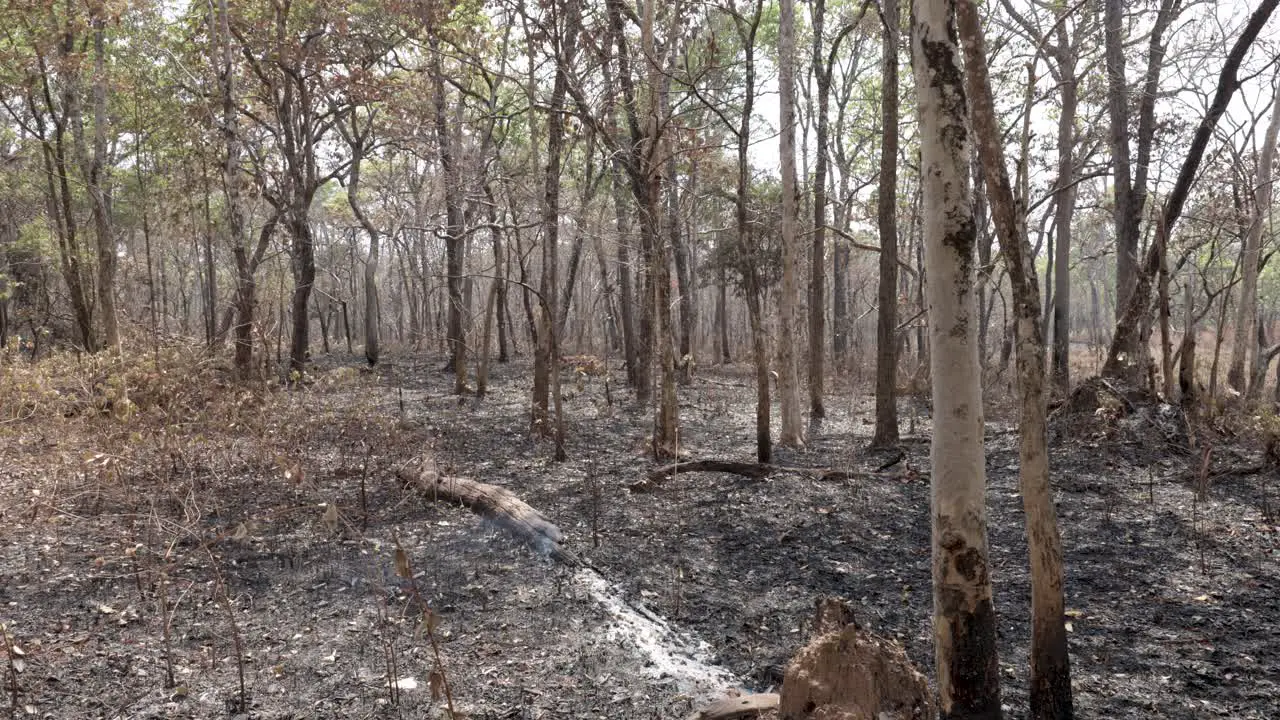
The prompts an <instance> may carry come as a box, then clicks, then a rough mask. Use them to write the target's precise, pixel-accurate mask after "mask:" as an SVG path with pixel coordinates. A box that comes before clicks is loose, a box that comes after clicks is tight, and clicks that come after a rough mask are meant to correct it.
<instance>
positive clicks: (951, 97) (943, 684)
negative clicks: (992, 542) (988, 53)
mask: <svg viewBox="0 0 1280 720" xmlns="http://www.w3.org/2000/svg"><path fill="white" fill-rule="evenodd" d="M953 11H954V5H953V3H952V2H951V1H950V0H917V2H916V3H915V7H914V13H913V17H912V53H913V56H914V62H913V63H912V65H913V67H914V71H915V80H916V93H917V98H918V99H917V103H918V108H919V109H918V112H919V118H920V137H921V139H922V144H921V165H920V175H921V178H922V180H921V183H922V190H923V193H924V202H923V206H922V215H923V228H922V229H923V232H924V243H925V248H926V252H925V262H926V272H927V275H928V278H929V280H928V283H927V296H928V305H927V307H928V314H929V340H930V358H931V360H930V366H931V376H932V377H931V379H932V383H931V385H932V389H933V417H934V428H933V443H932V449H931V464H932V498H931V500H932V502H931V504H932V511H931V516H932V520H933V522H932V536H933V598H934V612H933V628H934V642H935V667H936V670H937V674H938V694H939V697H940V709H941V712H942V717H943V718H999V717H1001V710H1000V664H999V662H998V659H997V656H996V615H995V606H994V604H993V602H992V591H991V575H990V566H989V561H988V546H987V510H986V484H987V483H986V462H985V457H984V452H983V444H982V443H983V416H982V387H981V367H980V365H979V362H978V335H977V334H978V308H977V302H976V297H975V293H974V290H975V288H974V281H975V277H974V249H975V247H976V244H977V224H976V223H975V221H974V217H973V208H972V198H971V197H970V190H969V182H968V173H969V147H968V144H967V143H968V122H967V118H966V114H967V108H966V107H965V89H964V87H963V79H964V78H963V71H962V70H961V67H960V57H959V54H958V51H957V47H956V37H955V35H954V33H955V23H954V18H953V15H952V13H953Z"/></svg>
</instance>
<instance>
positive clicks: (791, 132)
mask: <svg viewBox="0 0 1280 720" xmlns="http://www.w3.org/2000/svg"><path fill="white" fill-rule="evenodd" d="M795 23H796V8H795V0H780V2H779V15H778V95H779V101H778V104H779V112H780V113H781V122H780V123H779V125H780V128H781V132H780V134H779V136H778V145H779V148H778V154H779V165H780V166H781V172H782V289H781V290H780V291H779V294H778V397H779V400H780V401H781V406H782V407H781V411H782V428H781V432H780V434H779V436H778V443H779V444H780V445H783V446H785V447H803V446H804V442H805V438H804V427H803V425H802V423H801V417H800V415H801V413H800V378H799V370H798V365H797V358H796V346H795V343H796V338H795V321H796V307H795V305H796V296H797V288H796V265H797V264H798V262H799V261H798V259H797V255H798V254H799V247H798V239H797V237H796V225H797V214H796V204H797V202H796V201H797V189H796V118H795V113H796V110H795V103H796V98H795V81H796V70H795V54H796V53H795V49H796V46H795V42H796V40H795V32H796V31H795Z"/></svg>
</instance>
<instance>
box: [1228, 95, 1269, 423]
mask: <svg viewBox="0 0 1280 720" xmlns="http://www.w3.org/2000/svg"><path fill="white" fill-rule="evenodd" d="M1277 133H1280V102H1277V101H1276V99H1275V98H1273V99H1272V108H1271V122H1270V124H1268V125H1267V134H1266V137H1265V138H1264V139H1263V142H1262V153H1261V154H1260V155H1259V157H1258V182H1257V185H1256V186H1255V187H1254V191H1253V221H1252V222H1251V223H1250V224H1249V232H1248V234H1247V235H1245V242H1244V257H1243V258H1241V261H1240V265H1241V268H1240V271H1241V279H1240V305H1239V307H1238V308H1237V309H1236V324H1235V333H1234V336H1233V337H1232V343H1233V344H1232V348H1231V364H1230V365H1228V366H1227V368H1228V369H1227V384H1229V385H1230V386H1231V387H1233V388H1235V389H1236V390H1238V391H1241V392H1245V391H1246V390H1247V391H1248V394H1249V396H1250V397H1251V398H1256V397H1257V396H1258V392H1257V391H1256V390H1255V389H1254V388H1246V387H1245V379H1246V378H1245V376H1244V366H1245V356H1246V355H1247V354H1248V349H1249V346H1251V345H1254V346H1255V352H1254V358H1255V360H1256V359H1257V358H1258V357H1259V356H1260V351H1261V348H1257V347H1256V345H1255V343H1252V342H1250V340H1251V339H1252V338H1253V337H1254V336H1255V335H1256V333H1254V331H1253V328H1254V324H1255V323H1256V322H1257V320H1258V265H1259V263H1260V261H1261V258H1262V234H1263V232H1264V231H1265V230H1266V228H1267V221H1268V219H1269V218H1270V216H1271V194H1272V193H1271V181H1272V169H1271V166H1272V165H1273V164H1274V163H1275V157H1276V136H1277ZM1251 374H1253V375H1256V374H1257V372H1256V370H1255V371H1254V372H1253V373H1251Z"/></svg>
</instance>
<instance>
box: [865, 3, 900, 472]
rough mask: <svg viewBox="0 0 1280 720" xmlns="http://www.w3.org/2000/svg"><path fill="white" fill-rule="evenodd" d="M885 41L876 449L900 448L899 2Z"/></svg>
mask: <svg viewBox="0 0 1280 720" xmlns="http://www.w3.org/2000/svg"><path fill="white" fill-rule="evenodd" d="M883 7H884V16H885V22H886V25H885V27H884V29H883V35H884V36H883V39H882V41H881V44H880V47H881V56H882V59H881V63H882V67H881V75H880V131H881V133H882V135H881V140H880V189H879V194H878V198H877V201H876V202H877V204H876V220H877V224H878V226H879V230H880V281H879V283H880V284H879V290H878V294H877V303H878V307H877V310H876V429H875V434H874V435H873V436H872V438H871V446H872V447H876V448H887V447H892V446H894V445H897V444H898V397H897V393H898V388H897V385H898V382H897V381H898V28H899V25H898V18H899V11H898V0H884V4H883Z"/></svg>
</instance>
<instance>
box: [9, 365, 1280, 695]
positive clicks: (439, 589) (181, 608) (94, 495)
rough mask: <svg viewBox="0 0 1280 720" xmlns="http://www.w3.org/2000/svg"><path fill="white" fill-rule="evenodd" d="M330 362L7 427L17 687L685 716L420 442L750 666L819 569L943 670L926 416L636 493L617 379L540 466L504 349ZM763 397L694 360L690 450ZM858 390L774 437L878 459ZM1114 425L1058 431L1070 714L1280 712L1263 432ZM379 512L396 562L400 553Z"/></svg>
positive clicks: (799, 613) (730, 442)
mask: <svg viewBox="0 0 1280 720" xmlns="http://www.w3.org/2000/svg"><path fill="white" fill-rule="evenodd" d="M325 373H328V374H330V375H333V376H335V377H340V378H344V379H342V380H335V381H332V382H325V381H321V382H318V383H316V384H315V385H313V386H311V387H310V388H309V389H307V390H304V391H298V392H276V393H274V394H272V395H271V396H270V397H268V398H267V399H266V400H264V401H262V403H261V404H258V405H255V406H254V407H253V409H251V410H244V411H242V412H241V413H240V414H239V415H237V414H236V413H235V412H234V411H232V410H230V409H228V410H226V416H225V417H224V416H222V415H218V416H217V417H211V418H206V420H207V423H208V426H207V427H206V426H202V428H201V429H200V430H198V431H197V430H196V429H195V428H194V427H174V428H169V429H167V430H166V432H167V433H168V435H167V437H162V435H163V434H162V433H159V432H155V433H150V432H148V433H143V436H141V437H138V435H139V433H138V431H137V430H133V431H130V429H128V428H123V429H122V428H118V427H116V426H113V425H108V424H105V423H99V424H97V425H83V426H78V432H79V433H80V434H81V436H80V437H77V438H73V437H71V435H70V434H67V433H63V434H58V433H57V431H56V430H53V431H51V430H50V428H49V427H43V426H34V425H33V426H31V427H27V428H8V429H6V430H5V432H6V434H5V435H4V442H3V444H0V455H2V456H3V457H0V465H2V466H4V467H8V468H11V470H10V471H9V473H8V476H7V478H6V481H5V482H4V484H3V485H2V486H0V623H4V624H5V626H6V628H7V632H8V634H9V635H10V637H11V638H12V640H13V642H15V643H17V645H18V647H19V648H20V649H21V652H22V655H17V654H16V653H15V655H14V656H15V658H19V659H20V660H21V662H20V663H18V664H19V665H20V666H21V667H20V668H16V669H14V670H10V669H8V668H5V667H0V677H3V678H4V683H3V687H4V688H5V693H4V695H5V698H4V701H3V702H5V703H10V702H13V701H14V700H15V699H16V702H17V705H18V708H19V713H20V714H27V715H29V716H33V717H49V718H82V717H83V718H88V717H104V718H105V717H126V718H133V717H156V718H159V717H229V716H240V717H245V716H251V717H263V718H287V717H299V718H301V717H309V718H310V717H324V718H330V717H331V718H355V717H448V710H447V704H448V700H447V698H446V693H445V692H444V687H443V685H444V683H441V682H440V680H441V679H443V680H445V681H447V684H448V690H449V692H448V695H449V696H451V697H452V700H453V702H454V704H455V709H456V710H457V711H458V712H465V713H467V714H468V716H469V717H473V718H483V717H492V718H497V717H512V718H515V717H521V718H524V717H529V718H532V717H542V718H586V717H609V718H631V717H636V718H668V717H671V718H679V717H684V716H685V715H686V714H687V713H688V712H689V710H690V709H691V707H692V706H693V704H694V702H695V699H693V698H690V697H687V696H683V695H682V694H681V693H680V692H679V690H678V689H677V688H676V687H675V686H674V684H673V683H672V682H671V680H670V678H664V677H661V675H660V674H658V673H652V672H649V670H651V668H649V667H647V666H646V659H645V658H644V657H642V656H640V655H638V654H637V653H636V652H635V651H634V649H633V648H630V647H628V646H627V645H626V643H624V642H622V641H620V640H619V639H618V638H616V637H612V636H609V635H607V634H606V633H605V632H604V630H603V628H605V626H606V618H605V616H604V612H603V610H602V609H601V608H600V607H599V605H598V604H597V603H595V602H594V601H593V600H592V599H591V598H590V597H588V596H586V595H585V594H584V593H583V592H582V591H581V588H580V587H578V586H576V585H575V584H574V583H573V581H572V571H570V570H568V569H565V568H562V567H560V566H557V565H556V564H555V563H553V562H551V561H549V560H547V559H546V558H543V557H540V556H538V555H537V554H536V553H534V552H532V551H530V550H527V549H525V548H524V547H522V546H520V545H518V544H516V543H514V542H512V541H511V540H510V539H509V537H508V536H506V535H505V534H504V533H503V532H502V531H500V530H497V529H496V528H494V527H492V526H491V525H490V524H488V523H486V522H485V521H483V520H481V519H479V518H477V517H475V516H473V515H471V514H470V513H468V512H467V511H465V510H462V509H459V508H455V507H449V506H444V505H437V504H434V503H432V502H431V501H430V499H428V498H423V497H421V496H420V495H419V494H417V492H416V491H414V490H413V489H411V488H407V487H404V486H403V485H402V484H401V483H400V482H399V481H397V480H396V475H395V471H396V469H397V467H398V466H400V465H401V464H402V463H405V462H408V461H410V460H411V459H413V458H414V457H416V456H417V455H418V454H419V453H421V452H424V451H428V450H429V451H431V452H432V453H434V455H435V457H436V459H437V461H438V462H439V464H440V466H441V468H442V470H444V471H445V472H452V473H456V474H459V475H465V476H469V477H472V478H475V479H477V480H482V481H485V482H490V483H494V484H497V485H501V486H504V487H507V488H509V489H511V490H512V491H514V492H516V493H517V494H519V495H520V496H521V497H523V498H524V499H525V500H526V501H528V502H529V503H530V504H532V505H533V506H534V507H536V508H538V509H539V510H541V511H542V512H543V513H544V514H546V515H547V516H548V517H549V518H550V519H551V520H552V521H554V522H556V523H557V524H559V525H560V527H561V529H562V530H564V531H565V533H566V535H567V536H568V542H567V544H568V545H569V547H570V548H571V549H573V550H574V551H575V552H577V553H579V554H580V555H582V556H584V557H585V558H586V559H588V560H589V562H591V563H592V564H593V565H594V566H595V567H596V568H597V569H598V570H599V571H600V572H601V573H602V574H603V575H604V576H605V577H606V578H607V579H608V580H610V581H612V582H613V583H615V584H617V585H618V586H619V587H620V588H621V590H622V591H623V593H624V594H625V595H626V597H627V598H628V599H629V600H630V601H631V602H633V603H636V604H640V605H643V606H645V607H647V608H648V609H649V610H651V611H653V612H654V613H656V614H658V615H661V616H664V617H666V618H668V619H670V620H671V621H672V622H673V623H674V624H675V625H676V626H677V628H678V629H681V630H683V631H685V632H687V633H690V634H691V635H692V636H694V637H696V638H700V639H702V640H705V641H706V642H707V643H709V645H710V648H711V652H712V654H713V655H714V659H715V660H716V661H717V662H719V663H720V664H722V665H723V666H725V667H727V668H728V669H730V670H731V671H732V672H733V673H734V674H736V675H737V676H738V677H739V678H740V679H741V681H742V684H743V687H744V688H745V689H748V690H761V691H762V690H766V689H769V688H770V687H776V686H777V685H778V684H779V682H780V680H781V676H782V668H783V666H784V665H785V663H786V662H787V659H788V658H789V657H790V656H791V655H792V654H793V653H794V652H795V651H796V650H797V648H798V647H799V646H800V645H801V644H802V643H803V642H804V641H805V639H806V637H807V631H808V628H807V627H806V625H807V623H808V622H809V620H810V616H811V614H812V608H813V603H814V600H815V598H816V597H818V596H820V595H825V594H834V595H840V596H844V597H846V598H848V599H850V600H851V601H852V603H853V604H854V606H855V607H856V609H857V614H858V618H859V620H860V621H861V622H863V623H864V624H867V625H869V626H871V627H872V628H873V629H875V630H876V631H878V632H880V633H882V634H886V635H889V636H892V637H896V638H898V639H899V640H900V641H901V642H902V643H903V644H904V645H905V646H906V648H907V650H908V653H909V654H910V656H911V657H912V659H913V660H915V661H916V662H918V663H919V664H920V665H921V666H922V667H923V668H924V670H925V672H926V674H928V673H929V672H930V670H929V668H930V666H931V664H932V661H931V652H932V650H931V638H930V635H931V631H930V612H931V609H932V599H931V594H930V587H929V515H928V503H929V476H928V470H929V456H928V453H929V446H928V443H927V432H928V424H927V421H926V420H924V419H920V420H919V421H918V422H917V423H916V428H917V430H918V433H917V435H915V436H912V437H908V438H906V440H905V441H904V442H903V444H902V448H903V449H904V451H905V454H904V457H903V458H902V460H900V461H899V462H898V463H897V464H895V465H893V466H891V467H889V468H886V469H885V470H884V471H883V473H882V476H881V477H880V478H879V479H876V480H874V481H868V480H865V479H854V480H845V481H822V480H817V479H815V477H814V476H813V475H811V474H799V473H779V474H775V475H774V476H772V477H770V478H768V479H766V480H751V479H744V478H739V477H734V476H729V475H721V474H689V475H681V476H678V477H677V478H676V479H675V480H673V481H671V482H669V483H667V484H665V485H663V486H661V487H660V488H659V489H657V490H656V491H654V492H650V493H644V494H638V493H633V492H631V491H630V490H628V489H627V485H628V484H630V483H632V482H634V481H636V480H638V479H640V478H641V477H643V476H644V474H645V473H646V472H647V471H648V470H650V469H652V468H653V467H654V463H653V462H652V461H651V460H650V459H649V458H648V456H647V454H646V449H647V442H646V438H647V435H648V433H649V431H650V429H651V422H652V420H651V416H650V414H649V413H647V412H644V411H640V410H637V409H635V408H634V407H632V406H631V405H630V404H629V403H630V402H631V400H630V396H629V394H628V393H625V392H623V391H622V390H621V389H620V388H619V387H617V385H616V382H615V384H614V385H613V386H612V387H611V388H609V390H610V392H609V395H610V397H611V399H612V401H613V402H612V403H609V402H607V401H606V392H605V387H604V378H602V377H599V376H593V377H588V376H585V375H581V374H578V373H575V372H572V371H571V370H570V371H566V373H565V375H564V387H563V390H564V393H565V398H566V400H565V411H566V416H567V418H568V455H569V459H568V461H567V462H564V463H555V462H552V461H551V459H550V457H551V454H552V446H551V444H550V443H549V442H548V441H545V440H537V439H534V438H532V437H531V434H530V432H529V423H528V410H527V409H528V392H529V383H528V380H527V377H528V368H527V367H525V366H523V365H512V366H505V365H504V366H497V367H495V368H494V370H493V378H492V380H491V387H490V392H489V395H488V396H487V397H486V398H485V399H484V400H482V401H479V402H477V401H476V400H475V399H474V398H472V397H468V398H466V399H465V401H464V402H463V403H461V404H460V403H459V402H458V401H457V399H456V398H455V397H453V396H452V395H450V394H449V393H450V390H451V388H452V384H453V381H452V377H451V376H447V375H444V374H442V373H441V372H440V371H439V363H434V364H425V363H417V362H411V361H409V360H408V359H407V358H396V359H393V362H391V363H389V364H388V365H387V366H386V367H384V368H381V369H380V370H379V371H378V372H377V373H375V374H372V375H359V376H355V374H354V373H353V372H352V373H344V372H341V371H334V370H333V369H332V368H330V369H328V370H324V369H322V370H321V373H320V374H321V375H322V377H323V376H324V375H325ZM752 398H753V393H752V391H751V388H750V386H749V377H748V374H747V373H746V372H745V371H730V370H707V371H703V372H702V375H701V377H699V378H698V379H695V380H694V382H693V383H692V385H690V386H687V387H684V388H682V389H681V403H682V404H681V423H682V445H683V450H684V452H685V453H686V454H687V455H688V456H689V457H691V458H723V459H737V460H751V459H752V458H753V456H754V448H753V442H754V430H753V427H752V425H753V422H754V409H753V407H752V405H751V403H752V402H753V400H752ZM402 399H403V400H402ZM402 402H403V407H404V412H403V415H402V414H401V410H400V408H401V403H402ZM907 411H908V408H907V407H906V405H905V404H904V413H905V412H907ZM870 413H871V406H870V402H869V398H868V397H866V396H865V395H864V394H862V393H861V391H859V392H858V393H856V394H854V393H846V394H843V395H841V394H838V393H836V394H833V396H832V397H831V398H830V399H829V401H828V415H829V417H828V418H827V419H826V420H825V421H823V423H822V424H821V425H820V426H815V427H813V428H811V429H810V436H809V439H810V442H809V446H808V447H807V448H806V449H804V450H779V452H778V457H777V458H776V461H777V462H778V463H779V464H782V465H790V466H808V467H823V468H832V469H839V470H852V471H859V470H872V469H876V468H877V467H879V466H881V465H883V464H884V463H885V462H887V461H888V460H891V459H892V456H891V455H890V456H886V455H884V454H868V453H866V452H865V446H866V444H867V442H868V440H869V437H870V430H871V427H870V425H869V424H868V421H869V419H870V417H871V415H870ZM237 418H238V419H237ZM1124 423H1125V420H1124V419H1114V418H1110V417H1101V416H1099V417H1098V418H1095V419H1094V420H1092V421H1089V422H1077V423H1067V424H1062V425H1060V426H1058V429H1057V430H1056V432H1055V436H1054V450H1053V456H1052V462H1053V484H1054V488H1055V490H1056V500H1057V506H1058V512H1059V518H1060V523H1061V526H1062V534H1063V541H1064V545H1065V548H1066V568H1067V593H1068V608H1069V609H1068V616H1069V618H1068V619H1069V621H1070V630H1071V632H1070V640H1071V661H1072V670H1073V684H1074V686H1075V698H1076V707H1077V714H1078V716H1079V717H1089V718H1128V717H1144V718H1145V717H1150V718H1188V719H1189V718H1207V717H1227V718H1258V719H1263V718H1265V719H1270V718H1276V717H1280V576H1278V575H1280V572H1278V571H1280V520H1277V519H1276V518H1275V516H1274V514H1273V513H1274V509H1275V508H1276V507H1277V506H1278V505H1280V500H1278V499H1277V497H1276V496H1277V495H1280V488H1278V486H1280V480H1278V479H1277V478H1276V477H1275V475H1274V470H1272V469H1269V468H1265V467H1262V465H1263V463H1262V459H1261V457H1260V453H1258V452H1257V451H1256V450H1257V449H1255V448H1250V447H1247V446H1244V445H1240V446H1228V445H1220V446H1216V447H1215V448H1214V451H1213V452H1212V453H1211V454H1210V456H1209V463H1208V465H1207V467H1208V471H1207V473H1202V472H1201V468H1202V467H1205V466H1204V464H1203V461H1204V455H1203V454H1202V452H1201V450H1202V448H1203V447H1204V442H1203V441H1202V443H1201V445H1200V446H1198V447H1197V448H1196V449H1195V450H1188V449H1187V448H1186V444H1185V443H1182V444H1179V443H1175V442H1173V441H1171V440H1170V439H1169V438H1168V437H1167V435H1166V434H1164V433H1161V432H1159V430H1160V428H1158V427H1156V426H1155V425H1154V424H1153V425H1152V427H1151V428H1147V427H1145V426H1144V425H1143V424H1142V422H1141V421H1137V420H1135V421H1131V422H1130V423H1129V424H1128V425H1125V424H1124ZM907 426H908V423H907V421H906V419H905V418H904V423H903V427H904V430H905V429H906V428H907ZM987 447H988V466H987V469H988V477H989V483H990V489H989V507H990V536H991V554H992V564H993V572H992V574H993V579H994V581H995V585H996V607H997V612H998V615H999V632H1000V637H999V650H1000V654H1001V657H1000V660H1001V668H1002V679H1003V681H1004V687H1003V694H1004V702H1005V704H1006V706H1007V714H1008V716H1009V717H1015V718H1017V717H1024V716H1025V715H1026V707H1027V697H1026V693H1027V690H1026V688H1027V663H1026V658H1027V653H1028V621H1029V620H1028V619H1029V584H1028V578H1027V570H1026V566H1027V552H1026V543H1025V540H1024V538H1023V530H1022V509H1021V500H1020V498H1019V496H1018V493H1017V435H1016V433H1015V432H1014V428H1012V427H1010V426H1008V425H1001V424H991V425H989V427H988V445H987ZM95 448H96V449H95ZM95 453H96V454H95ZM1204 478H1207V482H1205V481H1203V479H1204ZM1197 488H1205V492H1204V496H1203V497H1200V498H1198V497H1197V492H1196V490H1197ZM330 505H334V506H336V507H337V509H338V511H339V512H337V513H336V515H337V517H336V518H335V517H334V513H331V512H328V508H329V507H330ZM397 543H399V544H400V546H401V547H403V548H404V550H405V551H406V555H407V557H409V558H410V561H411V562H412V564H413V570H414V578H413V579H412V580H406V579H405V578H403V577H401V576H400V574H398V573H397V568H396V565H395V561H394V548H395V546H396V544H397ZM424 607H429V608H430V613H433V614H435V615H436V616H438V619H437V620H433V621H430V622H426V621H425V620H424V612H425V611H424ZM428 625H429V626H430V627H431V628H432V629H433V632H432V633H431V636H428V634H427V633H426V632H425V630H426V628H427V626H428ZM432 639H434V641H435V642H434V644H433V642H432ZM237 645H238V646H239V647H238V648H237ZM433 645H434V647H433ZM237 658H240V659H241V661H240V662H237ZM170 666H171V667H172V671H173V674H174V681H173V683H169V682H167V674H168V668H169V667H170ZM241 670H243V671H244V674H245V678H246V680H245V683H246V694H247V696H248V706H247V707H241V706H240V700H239V698H240V693H239V673H240V671H241ZM433 675H434V676H435V680H434V682H433ZM395 680H399V681H400V682H399V684H398V687H399V688H400V689H399V691H398V692H397V691H396V690H394V689H393V688H392V687H389V684H391V683H389V681H395ZM4 708H5V706H3V705H0V709H4Z"/></svg>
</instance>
